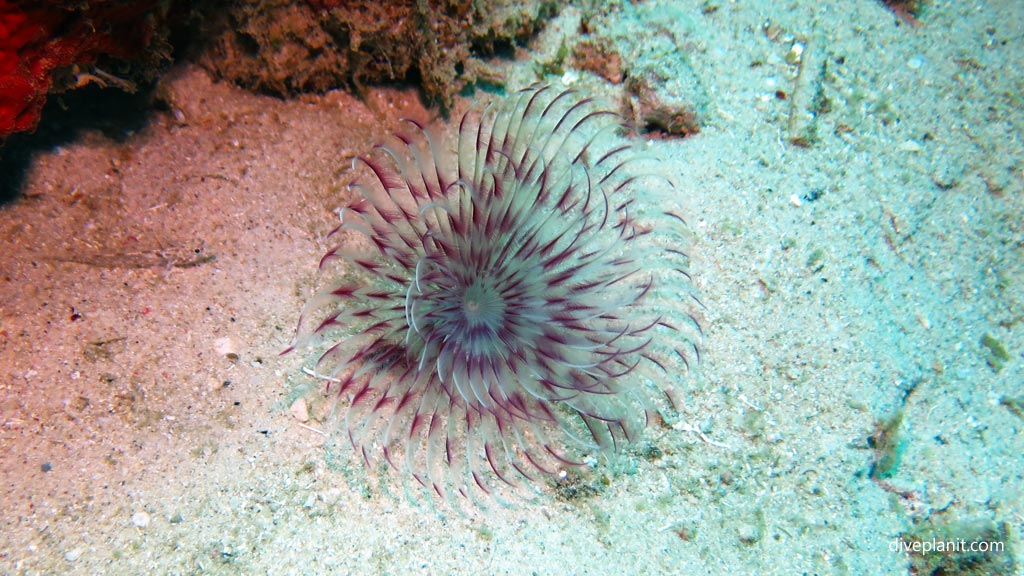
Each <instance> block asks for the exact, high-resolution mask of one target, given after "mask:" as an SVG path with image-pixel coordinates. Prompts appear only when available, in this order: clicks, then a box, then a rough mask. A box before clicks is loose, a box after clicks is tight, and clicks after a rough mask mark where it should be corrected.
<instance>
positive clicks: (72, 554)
mask: <svg viewBox="0 0 1024 576" xmlns="http://www.w3.org/2000/svg"><path fill="white" fill-rule="evenodd" d="M81 557H82V549H81V548H72V549H71V550H68V551H67V552H65V553H64V559H65V560H67V561H68V562H75V561H76V560H78V559H79V558H81Z"/></svg>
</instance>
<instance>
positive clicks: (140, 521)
mask: <svg viewBox="0 0 1024 576" xmlns="http://www.w3.org/2000/svg"><path fill="white" fill-rule="evenodd" d="M132 524H134V525H135V526H136V527H138V528H146V527H147V526H149V514H146V513H145V512H136V513H135V514H132Z"/></svg>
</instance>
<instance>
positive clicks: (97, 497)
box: [0, 0, 1024, 575]
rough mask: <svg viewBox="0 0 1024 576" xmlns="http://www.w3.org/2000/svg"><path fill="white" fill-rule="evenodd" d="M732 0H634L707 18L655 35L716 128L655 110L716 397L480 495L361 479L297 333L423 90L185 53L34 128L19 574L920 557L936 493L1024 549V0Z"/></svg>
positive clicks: (20, 209)
mask: <svg viewBox="0 0 1024 576" xmlns="http://www.w3.org/2000/svg"><path fill="white" fill-rule="evenodd" d="M716 6H717V9H714V10H710V9H708V4H707V3H702V2H689V1H679V2H669V1H657V0H652V1H649V2H645V3H641V5H640V6H639V7H638V8H636V9H630V10H625V11H623V12H622V14H621V15H620V20H621V21H617V22H616V23H615V25H616V26H617V27H618V28H617V29H618V30H619V34H618V36H617V37H616V38H617V40H616V41H620V42H623V43H624V44H628V39H629V38H636V37H642V35H643V34H644V30H648V32H649V29H646V28H644V26H645V22H647V23H649V22H650V19H651V17H652V15H658V14H660V15H662V17H661V21H662V23H663V27H664V29H665V30H667V31H668V32H669V33H670V35H671V36H672V37H674V38H677V39H681V38H685V42H684V44H685V50H684V49H682V48H680V51H679V52H678V53H676V52H668V53H664V54H663V53H656V52H651V51H646V52H644V53H642V54H637V55H635V57H636V58H648V59H657V58H678V59H679V63H680V64H684V63H685V65H686V67H687V69H688V70H690V71H691V72H692V74H693V75H694V76H695V77H696V78H697V79H699V81H700V83H701V85H702V86H703V89H704V91H705V94H706V97H707V100H706V103H705V104H706V110H705V111H704V121H705V125H704V127H703V130H702V131H701V133H699V134H697V135H694V136H691V137H689V138H686V139H652V140H651V141H650V142H649V144H648V146H649V150H650V153H651V154H653V155H656V156H657V157H659V158H662V159H663V160H664V161H665V166H666V171H668V172H670V173H671V175H672V177H673V180H674V181H675V183H676V190H675V193H676V194H677V195H678V197H677V198H676V199H675V200H676V201H678V202H679V203H680V204H682V205H683V206H685V210H686V216H687V220H688V222H689V224H690V229H691V230H690V232H691V236H692V246H690V247H689V250H690V253H691V254H692V256H693V259H694V262H693V266H692V270H691V272H692V274H693V276H694V279H695V284H696V287H697V289H698V291H699V293H700V294H701V300H702V302H703V303H704V305H705V307H706V310H705V318H704V326H703V328H704V338H705V340H704V347H703V350H702V361H701V364H700V366H699V369H698V370H696V371H695V372H694V373H691V374H680V375H679V380H678V382H677V383H676V386H678V387H679V388H680V389H681V390H682V391H683V397H684V398H685V405H684V406H683V414H682V417H683V419H684V421H685V422H686V423H688V424H689V425H690V426H692V428H689V427H688V426H678V427H677V428H679V429H675V430H673V429H652V430H651V431H650V441H651V442H653V443H654V444H655V445H656V446H657V447H658V449H659V456H658V457H646V458H644V457H641V456H640V455H638V454H636V453H626V454H624V455H622V456H621V457H620V459H619V461H618V462H616V463H615V464H612V465H610V464H607V463H604V462H601V463H599V464H598V465H597V466H598V468H599V470H597V471H596V473H597V474H599V475H600V476H601V477H604V478H608V479H609V480H610V482H609V483H608V485H607V486H604V487H603V488H602V489H601V490H600V492H599V493H598V494H595V495H589V496H587V497H581V498H576V499H566V498H564V497H560V496H559V495H558V492H557V491H556V490H554V489H552V488H550V487H544V488H543V490H544V492H545V496H543V497H542V498H541V499H540V501H539V502H535V503H531V504H528V505H523V506H518V507H515V508H503V507H491V508H489V509H488V510H487V511H481V510H469V511H467V512H465V513H463V514H455V513H444V512H443V511H439V510H434V509H432V508H431V507H429V506H415V505H413V504H412V503H410V502H409V501H408V500H407V499H405V498H403V497H402V495H401V494H400V491H399V490H396V491H395V493H393V494H389V493H387V489H386V486H388V485H389V482H388V481H385V483H384V486H385V488H383V489H382V488H381V487H380V486H379V485H378V483H377V482H376V481H375V479H373V478H371V479H370V480H369V481H367V478H366V476H367V475H366V474H365V472H363V471H362V469H361V467H360V466H359V463H358V461H356V460H354V459H353V458H352V456H351V454H350V449H349V447H348V446H347V444H346V442H345V441H343V439H342V438H340V437H338V435H337V434H327V435H324V434H321V433H320V431H328V430H329V429H330V427H331V421H332V420H331V419H330V418H327V419H326V420H325V419H324V410H325V408H324V407H325V406H327V405H328V404H329V402H327V401H326V399H325V398H324V397H323V395H322V394H321V392H320V391H318V389H317V383H316V382H314V381H312V380H311V379H310V378H309V377H308V376H306V375H305V374H304V373H303V372H302V370H301V369H302V368H303V367H304V366H305V367H308V366H310V365H312V362H313V361H314V360H315V356H313V355H311V354H302V353H300V354H291V355H287V356H279V352H280V351H281V350H283V349H284V348H285V347H286V346H287V345H288V343H289V341H290V340H291V337H292V333H293V329H294V326H295V322H296V319H297V314H298V312H299V310H300V309H301V307H302V303H303V302H304V301H305V299H306V298H308V296H309V295H310V294H311V293H312V292H313V290H314V288H315V287H316V285H317V276H316V273H315V272H316V270H315V269H316V263H317V261H318V259H319V257H320V255H321V254H322V253H323V252H324V251H325V250H326V247H327V246H326V244H324V240H323V237H324V235H325V234H326V232H327V231H329V230H330V229H331V228H332V227H333V226H334V224H335V222H336V213H335V210H336V209H337V208H338V207H339V206H340V205H341V204H342V203H343V202H344V200H345V198H346V197H347V196H346V195H347V192H346V191H345V190H346V188H345V186H346V184H348V183H349V182H350V181H351V179H352V176H351V174H350V172H349V166H350V161H349V159H350V158H351V157H352V156H353V155H356V154H359V153H362V152H365V151H366V150H368V149H369V148H370V147H371V146H372V144H373V143H374V142H378V141H381V140H382V139H384V138H385V137H386V135H387V134H388V132H389V131H391V130H393V129H395V128H396V127H397V126H398V123H399V120H398V119H399V118H400V117H402V116H413V117H417V118H421V119H424V120H427V119H430V118H431V117H432V116H433V113H432V112H431V111H429V110H426V109H424V108H423V107H422V105H421V104H420V103H419V101H418V100H417V98H416V96H415V92H413V91H404V92H403V91H395V90H384V89H380V90H376V91H373V92H371V93H370V95H369V96H368V97H367V99H365V100H363V101H361V100H358V99H356V98H354V97H352V96H350V95H348V94H346V93H344V92H334V93H330V94H327V95H324V96H317V97H304V98H302V99H299V100H292V101H282V100H277V99H272V98H268V97H261V96H256V95H252V94H249V93H246V92H244V91H242V90H239V89H237V88H234V87H232V86H229V85H226V84H223V83H217V82H214V81H212V80H211V79H210V78H209V77H208V76H207V75H206V74H205V73H204V72H203V71H202V70H200V69H198V68H195V67H191V66H189V65H187V64H182V65H179V66H178V67H177V68H175V69H174V70H172V71H171V72H170V73H169V74H168V76H167V77H166V78H165V79H164V80H163V81H162V83H163V87H162V90H164V91H165V92H166V93H165V94H164V95H163V98H164V99H165V101H166V102H167V103H168V106H169V108H170V109H169V110H167V111H164V112H158V111H154V112H153V113H152V117H151V119H149V121H148V123H147V124H146V126H145V127H144V128H143V129H141V130H138V131H136V132H134V133H131V134H126V135H125V137H124V138H120V139H109V138H107V137H105V136H103V135H101V134H98V133H89V132H86V133H83V134H81V135H80V136H79V137H78V138H77V139H76V140H75V141H74V142H72V143H70V144H68V145H64V146H61V147H59V148H56V149H51V150H46V151H41V152H39V153H38V154H37V155H36V156H35V158H34V160H33V162H32V165H31V168H30V170H29V172H28V173H27V175H26V178H25V185H24V188H23V191H22V194H21V196H20V197H19V198H17V199H16V200H15V201H14V202H12V203H10V204H8V205H6V206H4V207H2V208H0V246H2V248H0V270H2V277H0V489H2V491H3V492H2V494H3V501H2V504H0V574H144V573H145V574H275V575H276V574H282V575H284V574H544V575H547V574H580V575H582V574H592V575H603V574H679V575H683V574H687V575H688V574H754V573H757V574H906V573H907V572H908V570H909V569H910V566H911V561H912V560H915V557H914V556H913V555H907V554H905V553H902V552H899V551H894V544H898V543H899V542H900V541H901V540H900V538H901V534H907V533H910V532H912V531H913V530H915V529H922V527H925V526H939V527H943V526H944V527H946V529H947V532H949V533H951V534H952V535H953V536H956V535H957V530H965V531H969V530H968V528H971V527H978V526H994V527H996V528H997V530H996V531H995V532H992V533H995V534H997V535H999V536H1000V538H1003V539H1004V540H1006V543H1005V544H1006V545H1007V546H1009V548H1010V550H1011V551H1010V552H1007V553H1005V554H1004V555H1001V556H995V557H991V558H989V560H988V561H991V562H993V563H992V564H989V565H988V566H987V567H986V568H985V570H986V571H989V572H995V571H997V570H1005V571H1004V572H1002V573H1006V574H1012V573H1014V570H1016V571H1017V572H1018V573H1020V570H1021V568H1020V565H1021V562H1020V560H1016V561H1015V560H1014V559H1013V558H1014V557H1013V556H1011V554H1019V552H1015V551H1013V549H1014V548H1016V549H1020V548H1021V545H1020V543H1019V542H1017V543H1015V542H1014V538H1017V539H1019V535H1020V534H1022V533H1024V457H1022V456H1021V455H1022V453H1024V432H1022V428H1024V415H1022V414H1021V406H1022V405H1024V358H1022V351H1024V335H1022V322H1024V300H1022V295H1024V294H1022V292H1024V291H1022V286H1024V232H1022V228H1024V225H1022V213H1024V212H1022V208H1024V145H1022V141H1021V138H1020V134H1021V133H1022V132H1024V101H1022V99H1021V98H1022V96H1021V94H1024V50H1021V48H1020V47H1021V45H1024V3H1021V2H1018V1H1015V0H1006V1H1003V2H952V1H942V0H936V1H934V2H930V3H928V7H927V10H926V12H925V13H924V15H923V17H922V19H921V22H920V23H919V25H918V26H909V25H907V24H906V23H903V22H901V21H900V20H899V19H898V18H896V17H895V16H893V15H892V14H891V13H890V12H889V11H887V10H886V9H885V7H884V6H882V5H881V4H880V3H878V2H872V1H868V0H864V1H861V2H838V1H835V2H809V1H805V0H800V1H797V2H792V3H786V4H784V5H783V4H780V3H776V2H752V3H742V4H741V3H732V2H722V3H719V4H717V5H716ZM578 14H579V13H578V12H577V11H575V10H573V9H567V10H566V11H564V12H563V13H562V15H561V16H560V17H559V18H558V19H557V20H556V21H555V22H553V23H552V26H550V27H549V28H548V30H547V31H545V33H544V34H543V36H542V37H541V38H539V39H537V40H536V45H535V46H533V47H532V48H533V49H534V52H533V53H531V54H526V55H525V56H524V57H523V58H521V59H520V61H518V62H514V63H509V64H508V75H509V79H510V80H509V81H510V86H511V87H519V86H525V85H526V84H528V83H529V82H530V81H532V80H533V79H535V77H533V76H532V74H533V70H534V69H535V68H534V67H533V65H532V63H531V62H530V61H529V59H530V58H538V59H540V58H542V56H540V55H539V54H540V53H542V52H544V51H547V52H549V53H550V52H553V51H554V50H556V49H557V46H558V45H559V44H560V42H561V39H562V37H563V36H564V35H565V34H566V31H567V30H574V29H575V26H574V21H573V18H574V17H575V18H578ZM645 18H646V20H645ZM681 42H682V41H681ZM798 42H799V43H800V44H801V45H803V46H804V47H805V52H804V53H803V54H801V55H799V57H797V55H794V54H793V46H794V43H798ZM684 58H685V62H684V61H683V59H684ZM803 58H806V59H807V60H802V59H803ZM809 62H811V63H813V64H810V63H809ZM802 66H806V67H807V68H808V69H810V70H811V72H807V70H804V71H803V72H801V67H802ZM664 69H668V70H671V69H672V64H671V63H669V64H667V65H666V66H665V67H664ZM812 73H813V74H812ZM551 81H553V82H555V83H556V84H557V83H560V82H562V81H565V82H569V83H575V84H578V85H579V86H580V87H582V88H585V89H588V90H591V91H594V92H597V93H598V94H599V95H604V96H606V97H607V98H608V99H612V97H611V96H608V95H609V94H614V90H615V89H614V88H613V87H610V86H608V85H606V84H603V83H602V81H600V80H599V79H597V78H596V77H590V76H588V75H587V74H585V73H580V74H567V75H566V76H564V77H562V78H561V79H559V78H552V79H551ZM808 90H811V91H813V92H814V93H815V94H816V95H818V94H820V95H821V96H822V97H825V98H827V101H828V106H827V107H826V108H821V107H818V108H816V110H817V111H818V112H819V114H818V116H816V117H814V118H813V119H809V117H807V116H806V114H804V113H805V112H806V111H807V110H806V108H805V106H807V105H809V104H808V102H810V101H811V100H812V99H811V98H808V96H807V91H808ZM602 91H604V92H603V93H602ZM812 104H813V103H812ZM466 105H467V102H460V106H463V107H464V106H466ZM803 129H813V131H814V132H813V133H814V135H815V138H814V141H813V142H811V143H810V145H809V146H797V145H794V144H792V143H791V142H790V140H791V137H792V136H793V135H794V130H803ZM639 201H640V202H641V203H643V202H647V203H649V204H650V203H653V202H654V200H653V199H651V198H643V197H641V198H639ZM300 398H301V399H302V402H303V403H308V406H309V411H310V412H311V415H310V419H309V420H308V421H306V422H305V423H303V422H301V421H300V419H299V418H297V417H296V415H297V412H299V410H297V408H296V407H295V403H296V401H297V400H298V399H300ZM895 414H902V423H901V425H900V426H899V427H898V430H897V433H896V435H895V436H896V439H895V441H896V442H897V445H898V448H899V453H900V459H899V462H898V463H897V465H896V466H895V467H893V469H892V470H890V471H888V472H887V473H886V474H884V475H883V476H885V477H884V478H879V477H877V476H879V475H878V474H877V473H876V474H875V476H876V477H875V478H872V477H871V476H872V475H871V470H872V466H873V463H875V465H877V459H878V457H879V450H878V449H877V445H878V442H869V437H870V436H871V435H872V434H873V433H875V432H877V431H878V430H879V425H880V424H879V423H880V422H886V421H891V420H890V419H891V418H892V416H893V415H895ZM299 415H301V414H299ZM698 431H699V433H698ZM876 440H877V438H876ZM872 444H874V447H873V446H872ZM983 532H984V531H983ZM990 532H991V531H990ZM966 537H970V535H967V536H966ZM993 558H994V559H993ZM916 560H917V561H918V562H921V561H922V558H921V557H920V556H918V557H916ZM1014 562H1016V564H1014ZM919 566H920V564H919ZM947 573H948V572H947ZM963 573H968V572H963ZM979 573H980V572H979Z"/></svg>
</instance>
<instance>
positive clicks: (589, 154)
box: [293, 86, 700, 497]
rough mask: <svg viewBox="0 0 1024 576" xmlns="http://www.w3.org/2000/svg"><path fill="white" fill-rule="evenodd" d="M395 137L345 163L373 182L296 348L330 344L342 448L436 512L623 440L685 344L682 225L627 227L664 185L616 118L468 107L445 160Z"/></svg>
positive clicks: (572, 108) (531, 105)
mask: <svg viewBox="0 0 1024 576" xmlns="http://www.w3.org/2000/svg"><path fill="white" fill-rule="evenodd" d="M407 122H408V131H407V132H405V133H400V134H397V135H396V138H397V142H396V144H395V145H388V146H385V145H379V146H377V151H378V153H377V154H375V155H372V156H366V157H360V158H358V159H357V160H356V161H355V162H356V163H357V164H362V165H365V167H366V168H367V169H368V172H367V176H368V177H367V178H364V179H363V181H362V182H359V183H356V184H353V185H352V186H351V188H352V189H353V190H354V191H355V192H356V193H357V198H356V199H355V200H354V201H352V202H351V204H349V205H348V206H347V207H346V208H344V209H343V210H342V213H341V221H342V223H341V225H339V226H338V227H337V228H336V229H335V230H334V231H332V232H331V235H330V238H332V239H334V241H335V242H336V243H337V244H336V245H335V246H334V247H333V248H332V249H331V250H330V251H329V252H328V253H327V254H326V255H325V256H324V257H323V259H322V260H321V262H320V268H321V270H324V269H326V268H331V267H334V266H335V265H340V267H341V271H342V272H343V273H344V274H342V275H341V278H342V279H341V280H337V281H335V282H334V283H333V284H331V285H330V286H328V287H327V288H325V289H324V290H322V291H321V292H320V293H319V294H318V295H316V296H315V297H314V298H313V299H312V300H311V301H310V302H309V303H308V304H307V305H306V307H305V309H304V310H303V314H302V317H301V319H300V322H299V329H298V335H297V337H296V341H295V343H294V344H293V348H294V347H295V346H301V345H305V344H307V343H309V342H311V341H316V342H323V341H325V340H327V337H328V336H329V335H330V336H332V337H335V338H337V341H336V342H333V343H329V347H328V348H327V350H326V352H324V353H323V355H322V356H321V357H320V359H319V361H318V363H317V369H318V372H320V373H321V374H324V375H325V376H328V377H330V379H331V381H332V383H331V386H336V390H335V392H336V393H337V394H338V395H339V405H341V406H344V407H347V409H346V413H345V416H344V420H343V424H342V426H343V429H344V431H345V433H346V434H347V436H348V438H349V440H350V441H351V443H352V446H353V447H354V448H355V450H356V451H357V453H358V454H359V455H360V456H361V457H362V458H363V459H364V460H365V461H366V463H367V464H368V465H370V464H372V463H374V461H375V460H377V458H378V457H379V456H383V457H384V459H385V460H386V461H387V462H389V463H390V464H391V465H392V466H393V467H394V468H396V469H398V470H400V471H405V472H407V473H408V475H407V476H406V477H407V478H408V477H411V478H414V479H415V480H416V481H417V482H419V484H421V485H422V486H424V487H425V488H427V489H428V490H430V491H433V492H436V493H437V494H438V495H440V496H442V497H448V496H449V495H454V494H463V495H466V494H467V491H468V490H469V489H471V488H472V487H473V486H476V487H477V488H479V489H480V490H483V491H484V492H487V493H491V492H493V491H494V490H495V489H496V488H499V487H504V486H519V485H522V484H526V485H529V484H531V482H530V481H531V480H534V479H535V477H536V476H537V475H538V473H541V474H556V473H558V472H559V471H560V470H562V469H564V468H566V467H569V466H576V465H579V464H580V462H579V459H578V456H577V454H579V453H580V451H581V450H588V449H615V448H618V447H619V446H620V445H622V444H623V443H624V442H628V441H632V440H633V439H634V438H635V437H636V436H637V435H638V434H639V433H640V431H641V430H642V429H643V427H644V426H645V424H646V422H647V418H648V414H649V410H650V407H651V406H652V404H651V402H650V401H649V398H650V396H651V395H650V394H649V392H650V389H652V388H655V389H656V388H664V387H666V386H669V384H668V382H669V381H670V380H671V379H672V376H673V375H672V374H671V373H669V369H670V366H671V365H673V364H670V361H671V360H672V359H673V358H674V359H675V360H677V361H678V360H679V359H681V361H682V363H679V362H675V363H674V364H675V365H679V366H682V365H683V364H685V365H686V366H689V364H690V363H691V361H692V360H693V359H695V358H696V355H697V341H698V339H699V337H700V328H699V326H698V324H697V322H696V321H695V320H694V317H693V316H692V315H691V314H690V313H688V312H685V311H683V310H682V308H683V303H685V301H686V299H688V298H690V296H689V294H690V290H689V288H688V280H689V276H688V275H687V273H686V270H685V264H686V262H687V258H686V256H685V254H684V253H683V252H682V251H680V250H679V249H678V248H676V247H675V244H676V243H677V242H678V240H679V235H678V229H679V228H680V226H679V225H680V222H681V218H679V217H677V216H675V215H674V214H671V213H662V212H658V213H657V215H656V216H654V220H656V221H659V222H660V223H661V224H659V225H658V226H652V225H641V224H639V223H638V222H637V220H636V219H635V218H636V212H637V211H638V209H637V208H636V203H635V198H634V197H633V196H631V195H630V194H631V193H632V192H635V191H637V190H643V187H644V186H645V184H646V185H648V186H657V187H659V188H662V189H664V188H667V187H669V186H670V185H669V184H668V183H667V180H665V179H659V178H655V177H651V176H650V175H649V173H648V175H637V173H636V170H635V168H636V167H637V166H639V165H641V164H642V163H643V162H644V160H643V159H642V157H640V156H638V155H637V154H635V152H634V151H633V148H632V146H630V145H629V144H625V143H622V142H621V140H618V139H617V137H616V134H615V132H616V131H618V130H619V129H620V128H621V127H622V124H621V122H620V119H619V117H618V116H617V115H615V114H614V113H612V112H609V111H606V110H603V109H601V108H599V107H597V106H596V105H595V104H594V103H593V102H592V100H591V99H589V98H581V97H579V96H578V95H577V94H576V93H575V92H573V91H564V92H557V91H555V90H553V89H551V88H550V87H547V86H533V87H531V88H528V89H526V90H523V91H521V92H519V93H518V94H515V95H513V96H512V97H510V98H509V99H508V100H506V101H503V102H500V103H498V104H489V105H486V104H478V105H475V106H473V107H471V108H470V110H469V111H468V112H467V113H466V114H465V116H463V118H462V120H461V122H460V124H459V127H458V132H457V137H455V138H453V139H452V140H453V141H452V142H449V143H448V144H447V146H448V147H447V148H446V147H445V144H444V143H443V142H442V140H441V139H439V138H437V137H436V136H435V135H432V134H431V132H429V131H428V130H426V129H425V128H424V126H422V125H421V124H419V123H418V122H415V121H407ZM659 228H664V230H659ZM662 232H664V233H662ZM673 272H676V273H678V274H673ZM655 383H656V384H655ZM331 386H329V389H330V387H331ZM524 480H525V482H524Z"/></svg>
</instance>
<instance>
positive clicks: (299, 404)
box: [289, 398, 309, 422]
mask: <svg viewBox="0 0 1024 576" xmlns="http://www.w3.org/2000/svg"><path fill="white" fill-rule="evenodd" d="M289 410H290V411H291V413H292V417H294V418H295V419H296V420H298V421H299V422H309V406H307V405H306V399H305V398H299V399H297V400H296V401H295V402H292V407H291V408H290V409H289Z"/></svg>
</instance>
